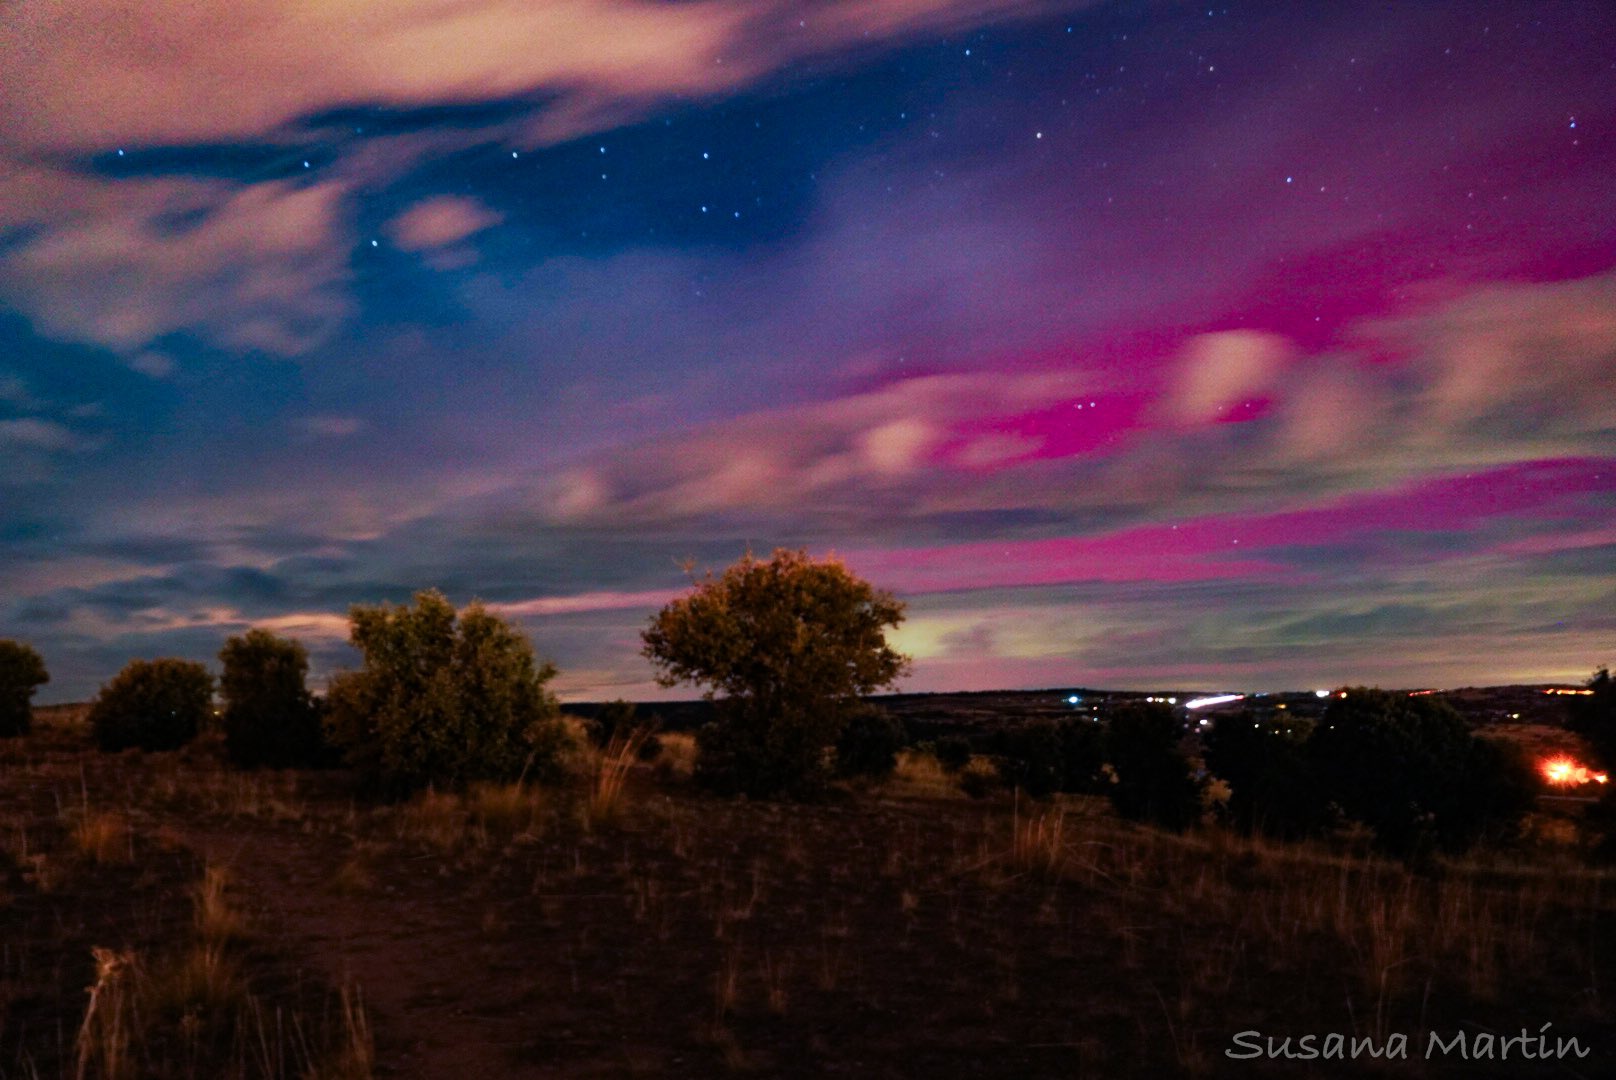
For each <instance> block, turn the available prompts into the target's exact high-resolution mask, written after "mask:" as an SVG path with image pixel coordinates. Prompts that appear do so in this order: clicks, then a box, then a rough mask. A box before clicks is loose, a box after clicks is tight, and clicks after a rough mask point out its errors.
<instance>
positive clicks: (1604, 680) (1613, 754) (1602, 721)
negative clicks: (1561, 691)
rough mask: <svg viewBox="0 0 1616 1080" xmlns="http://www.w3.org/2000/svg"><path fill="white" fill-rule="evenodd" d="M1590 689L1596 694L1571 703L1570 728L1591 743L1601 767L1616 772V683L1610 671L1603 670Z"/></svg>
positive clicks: (1577, 698)
mask: <svg viewBox="0 0 1616 1080" xmlns="http://www.w3.org/2000/svg"><path fill="white" fill-rule="evenodd" d="M1587 688H1588V689H1589V690H1592V691H1593V693H1591V694H1587V695H1584V696H1580V697H1572V698H1569V699H1568V704H1569V706H1570V709H1569V712H1570V715H1569V716H1567V717H1566V726H1567V727H1569V728H1570V729H1571V730H1572V731H1575V732H1576V733H1577V734H1578V735H1581V736H1582V737H1583V738H1584V739H1586V740H1588V745H1589V747H1591V748H1592V749H1593V752H1594V756H1595V757H1596V758H1597V759H1598V762H1599V764H1600V766H1602V767H1603V768H1604V769H1605V770H1606V771H1607V772H1616V679H1612V678H1611V677H1610V669H1609V668H1600V669H1599V670H1598V671H1596V672H1594V675H1593V678H1591V679H1589V680H1588V682H1587Z"/></svg>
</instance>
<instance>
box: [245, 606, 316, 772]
mask: <svg viewBox="0 0 1616 1080" xmlns="http://www.w3.org/2000/svg"><path fill="white" fill-rule="evenodd" d="M219 660H220V662H221V663H222V664H223V665H224V671H223V674H221V675H220V677H219V695H220V697H221V698H223V699H224V740H225V750H226V751H227V752H228V753H229V755H230V760H231V761H232V762H234V763H235V764H237V765H239V766H241V767H243V768H257V767H259V766H269V767H271V768H313V767H317V766H320V765H325V764H329V763H330V762H331V758H332V753H331V750H330V748H329V747H328V746H327V745H326V741H325V736H324V733H323V731H322V730H321V725H320V705H319V702H318V701H317V700H316V699H315V698H314V696H313V695H312V694H310V693H309V691H308V687H307V686H306V685H305V684H304V679H305V677H306V676H307V675H308V670H309V654H308V652H307V650H305V649H304V648H303V646H302V645H300V644H298V643H297V642H296V641H290V640H287V639H285V638H279V637H276V636H275V635H274V634H272V633H270V632H269V631H268V630H257V629H255V630H249V631H247V633H246V634H245V635H243V636H241V637H232V638H230V639H229V640H227V641H226V642H225V643H224V648H223V649H221V650H220V652H219Z"/></svg>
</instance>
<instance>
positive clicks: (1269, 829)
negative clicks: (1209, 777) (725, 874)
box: [1204, 713, 1330, 839]
mask: <svg viewBox="0 0 1616 1080" xmlns="http://www.w3.org/2000/svg"><path fill="white" fill-rule="evenodd" d="M1312 731H1313V725H1312V724H1311V723H1310V722H1308V721H1297V720H1291V721H1286V722H1283V723H1281V722H1277V721H1274V720H1260V719H1258V718H1257V717H1255V716H1254V715H1251V714H1249V713H1240V714H1237V715H1233V716H1226V717H1223V718H1222V719H1220V720H1218V722H1217V724H1216V726H1215V727H1213V728H1212V731H1211V732H1210V733H1209V734H1208V735H1207V736H1206V738H1205V741H1204V745H1205V747H1206V761H1207V766H1208V767H1209V768H1210V769H1211V770H1212V771H1213V772H1214V773H1216V774H1217V775H1218V776H1219V777H1221V778H1222V779H1223V780H1224V781H1225V782H1226V783H1227V784H1228V785H1229V803H1228V815H1229V819H1230V821H1231V822H1232V824H1233V825H1234V826H1235V827H1236V828H1238V829H1239V830H1241V831H1242V832H1248V833H1249V832H1253V831H1258V832H1264V833H1267V834H1269V835H1271V836H1279V837H1285V838H1290V839H1295V838H1300V837H1303V836H1311V835H1314V834H1316V833H1318V832H1320V831H1322V830H1323V829H1324V827H1325V826H1326V825H1327V824H1328V823H1329V820H1330V815H1329V807H1328V805H1327V803H1326V802H1325V799H1324V796H1323V793H1322V792H1321V790H1320V786H1319V779H1318V777H1317V776H1316V775H1315V773H1314V769H1313V759H1312V757H1311V755H1310V754H1309V752H1308V747H1307V742H1308V738H1309V737H1310V736H1311V734H1312Z"/></svg>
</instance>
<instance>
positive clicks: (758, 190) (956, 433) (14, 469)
mask: <svg viewBox="0 0 1616 1080" xmlns="http://www.w3.org/2000/svg"><path fill="white" fill-rule="evenodd" d="M0 70H4V71H5V72H7V75H6V77H5V78H4V79H3V80H0V455H3V462H4V465H3V468H0V637H15V638H20V639H24V640H27V641H30V642H32V643H34V644H35V645H36V646H37V647H38V648H39V649H40V651H41V652H42V653H43V654H44V655H45V657H46V660H47V663H48V664H49V666H50V668H51V670H52V672H53V676H54V681H53V683H52V684H51V685H50V686H49V687H47V688H46V690H45V691H43V692H42V693H41V695H40V699H41V700H47V701H49V700H75V699H82V698H84V697H87V696H88V695H90V694H92V693H93V692H94V690H95V688H96V686H97V685H98V684H99V683H100V682H102V681H104V680H105V679H107V678H109V677H110V676H111V675H112V674H113V673H114V672H115V671H116V670H117V669H118V668H119V667H121V666H122V664H123V663H124V662H126V661H127V660H129V659H132V658H135V657H151V656H157V655H180V656H186V657H191V658H195V659H204V660H206V659H211V658H212V657H214V656H215V655H216V654H217V652H218V649H219V646H220V645H221V644H222V642H223V639H224V638H225V637H226V636H228V635H229V634H232V633H238V632H240V631H241V630H243V629H245V628H246V627H248V626H252V625H263V626H269V627H271V628H274V629H276V630H278V631H279V632H282V633H286V634H290V635H293V636H296V637H299V638H300V639H302V640H303V641H304V642H305V643H306V644H307V645H309V647H310V649H311V651H312V652H313V654H314V656H315V659H316V669H317V671H316V674H317V678H323V677H324V676H325V675H326V674H328V673H329V672H330V671H332V670H334V669H336V668H340V667H342V666H345V665H347V664H351V663H353V662H354V656H353V654H352V653H351V652H349V650H348V649H347V647H346V646H345V645H344V644H343V639H344V637H345V633H346V624H345V613H346V611H347V608H348V605H349V604H351V603H355V602H366V603H372V602H378V601H383V600H388V601H400V602H401V601H405V600H407V599H408V598H409V596H410V594H411V593H412V592H413V591H415V590H417V589H420V588H425V587H429V586H435V587H439V588H442V589H443V590H444V591H445V592H447V593H448V594H449V596H450V598H451V599H453V600H454V601H456V602H464V601H468V600H470V599H472V598H473V597H480V598H482V599H484V600H486V601H488V602H489V603H490V604H493V605H495V606H496V607H497V608H499V610H502V611H505V612H506V613H507V614H509V615H510V616H511V617H512V618H513V619H516V620H518V621H520V622H521V624H522V625H523V626H524V627H525V628H526V629H527V630H528V632H529V633H530V634H531V635H532V637H533V639H534V641H535V643H536V644H537V646H538V648H539V650H540V651H541V652H542V653H544V654H545V655H548V656H550V657H551V658H553V659H554V660H555V661H556V662H557V663H558V664H559V665H560V667H561V671H562V674H561V677H560V678H559V680H558V682H557V688H558V689H559V690H561V691H562V692H563V694H564V696H567V697H573V698H599V697H615V696H629V697H634V696H650V695H651V694H653V693H654V688H653V687H652V685H651V680H650V669H649V667H648V665H647V664H646V663H645V661H644V660H643V659H642V658H640V657H639V656H638V632H639V629H640V628H641V627H642V626H644V625H645V622H646V619H647V618H648V617H649V615H650V614H651V613H652V612H653V611H654V610H655V609H656V607H657V606H658V605H659V604H660V603H662V602H664V601H665V600H666V599H668V598H669V597H671V596H673V595H677V594H678V592H679V591H680V590H681V589H683V588H685V587H687V584H688V579H687V578H686V576H685V572H684V570H683V569H682V566H683V565H684V564H685V563H686V562H687V561H689V560H694V562H695V564H696V565H697V566H698V567H704V568H705V567H712V568H721V567H723V566H724V565H726V564H728V563H729V562H731V561H732V560H733V559H735V558H736V557H737V556H739V555H740V554H741V553H742V552H743V551H745V550H747V549H748V548H751V549H752V550H754V551H757V552H759V553H766V552H767V551H769V550H770V549H771V548H773V547H776V546H792V547H797V546H803V547H807V548H808V549H809V550H810V551H812V552H814V553H816V554H818V553H827V552H835V553H838V554H839V555H841V556H842V557H844V558H845V559H846V561H847V562H848V563H849V564H850V565H851V566H852V568H853V569H854V570H856V571H858V572H860V573H862V574H864V575H865V576H867V577H868V578H870V579H871V580H872V581H873V582H874V583H876V584H877V585H880V586H883V587H886V588H889V589H891V590H893V591H895V592H897V593H898V594H899V595H900V596H902V597H903V598H904V599H906V600H907V601H908V603H909V620H908V622H907V623H906V624H905V626H904V628H903V629H902V630H901V632H900V634H899V642H900V645H901V647H903V648H904V649H906V650H907V651H909V652H911V653H913V654H914V656H915V657H916V663H915V668H914V674H913V675H912V676H911V678H910V679H909V680H908V681H907V683H906V684H905V688H906V689H916V690H927V689H987V688H1000V687H1035V686H1060V685H1078V684H1086V685H1104V686H1111V687H1119V688H1122V687H1132V688H1145V687H1156V686H1168V685H1174V686H1183V685H1194V686H1200V687H1206V688H1214V687H1229V688H1235V689H1252V690H1261V689H1279V688H1285V687H1312V686H1315V685H1331V684H1337V683H1341V682H1345V681H1352V682H1368V683H1380V684H1383V685H1400V686H1410V685H1462V684H1465V683H1484V682H1485V683H1490V682H1507V681H1548V680H1570V679H1581V678H1585V677H1586V676H1587V675H1588V674H1589V673H1590V672H1591V671H1592V670H1593V668H1594V667H1595V666H1596V665H1598V664H1601V663H1609V662H1612V661H1613V660H1616V603H1613V601H1616V182H1613V181H1612V178H1613V177H1616V9H1613V8H1612V7H1611V6H1610V5H1609V4H1608V3H1604V2H1597V0H1589V2H1581V3H1579V2H1574V0H1571V2H1565V3H1555V4H1542V3H1489V2H1486V0H1462V2H1453V3H1440V2H1430V3H1420V4H1406V5H1404V4H1395V5H1386V4H1363V3H1354V2H1343V3H1331V4H1305V5H1298V4H1291V3H1271V4H1229V5H1215V6H1211V7H1209V6H1207V5H1204V4H1202V5H1192V4H1175V3H1153V2H1131V3H1078V4H1058V3H1045V2H1022V0H819V2H815V3H785V2H775V0H692V2H686V3H662V2H651V0H554V2H534V3H499V2H492V0H467V2H464V3H460V4H456V5H453V6H449V7H445V6H444V5H441V4H436V3H424V2H417V0H398V2H394V3H390V4H387V5H375V4H361V3H358V2H356V0H342V2H328V3H321V4H317V5H300V6H295V7H294V6H290V5H284V4H276V3H271V2H268V0H241V2H235V3H231V4H224V3H220V2H213V3H200V4H196V3H187V4H175V3H165V2H161V0H158V2H153V3H148V4H144V5H140V6H138V7H133V8H131V7H129V6H128V5H124V4H113V3H110V2H106V0H80V2H79V3H75V4H73V5H69V6H67V7H62V6H60V5H56V4H47V3H43V2H35V0H20V2H18V3H14V4H11V5H9V6H7V7H6V8H5V9H4V11H3V12H0Z"/></svg>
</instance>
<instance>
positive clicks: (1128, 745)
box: [1105, 701, 1206, 832]
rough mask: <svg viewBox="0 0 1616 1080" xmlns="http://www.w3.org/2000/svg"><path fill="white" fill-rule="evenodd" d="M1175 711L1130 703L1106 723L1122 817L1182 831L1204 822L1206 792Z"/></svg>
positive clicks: (1108, 751) (1109, 758) (1115, 796)
mask: <svg viewBox="0 0 1616 1080" xmlns="http://www.w3.org/2000/svg"><path fill="white" fill-rule="evenodd" d="M1181 739H1182V732H1181V731H1180V730H1179V726H1178V717H1177V716H1176V715H1174V713H1173V709H1172V706H1170V705H1163V704H1160V703H1157V702H1149V701H1125V702H1123V703H1122V704H1120V705H1118V706H1117V707H1116V708H1114V709H1112V710H1111V715H1110V717H1109V718H1108V720H1107V723H1106V732H1105V756H1106V760H1107V761H1108V762H1109V763H1110V765H1111V767H1112V768H1113V769H1115V770H1116V773H1117V780H1116V783H1115V784H1113V785H1112V786H1111V789H1110V791H1109V794H1110V796H1111V805H1112V806H1114V807H1115V808H1116V811H1117V813H1118V814H1120V815H1122V816H1123V817H1125V818H1128V819H1130V820H1133V821H1148V822H1151V823H1153V824H1156V825H1160V826H1162V827H1163V828H1167V829H1172V830H1174V831H1178V832H1182V831H1183V830H1184V829H1187V828H1189V827H1190V826H1191V825H1194V824H1195V823H1196V822H1197V821H1199V820H1200V818H1201V792H1202V789H1203V788H1204V787H1205V786H1206V785H1205V784H1204V782H1203V781H1202V780H1201V779H1199V778H1198V777H1197V776H1196V775H1195V771H1194V769H1193V768H1192V767H1191V764H1190V760H1189V758H1187V757H1186V756H1185V755H1184V751H1183V750H1182V749H1181V748H1180V746H1179V743H1180V741H1181Z"/></svg>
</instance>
